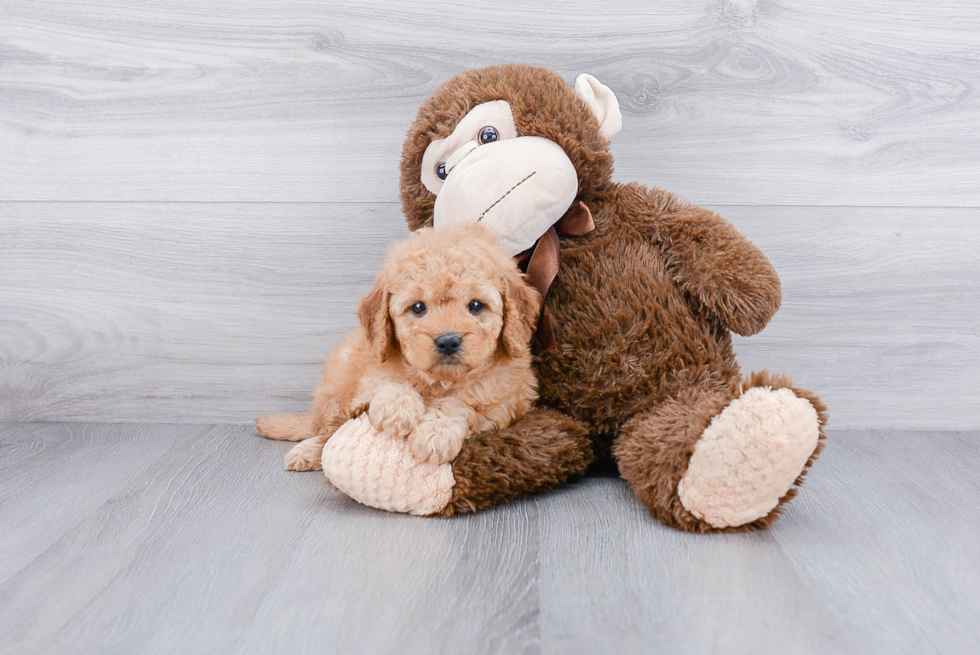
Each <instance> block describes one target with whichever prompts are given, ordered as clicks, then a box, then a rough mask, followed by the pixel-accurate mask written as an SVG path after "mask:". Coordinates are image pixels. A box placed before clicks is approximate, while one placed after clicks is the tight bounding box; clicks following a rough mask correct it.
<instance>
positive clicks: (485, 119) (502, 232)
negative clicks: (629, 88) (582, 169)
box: [422, 100, 578, 255]
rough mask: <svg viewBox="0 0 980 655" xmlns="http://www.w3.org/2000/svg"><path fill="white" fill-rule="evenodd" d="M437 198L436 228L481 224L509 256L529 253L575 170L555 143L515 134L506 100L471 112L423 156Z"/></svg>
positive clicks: (567, 196) (562, 203) (564, 201)
mask: <svg viewBox="0 0 980 655" xmlns="http://www.w3.org/2000/svg"><path fill="white" fill-rule="evenodd" d="M422 183H423V184H424V185H425V187H426V188H427V189H428V190H429V191H431V192H432V193H434V194H436V204H435V208H434V211H433V224H434V226H435V227H436V229H440V228H443V227H449V226H451V225H461V224H467V223H477V222H482V223H484V224H485V225H486V226H487V227H489V228H490V230H491V231H493V232H494V233H495V234H496V235H497V238H498V239H499V240H500V243H501V245H503V247H504V248H505V249H506V250H507V251H508V252H509V254H511V255H516V254H517V253H519V252H522V251H524V250H527V249H528V248H530V247H531V246H532V245H533V244H534V242H535V241H537V239H538V237H540V236H541V235H542V234H544V233H545V231H547V229H548V228H549V227H551V226H552V225H554V224H555V222H556V221H557V220H558V219H559V218H561V215H562V214H564V213H565V210H566V209H568V207H569V206H570V205H571V204H572V201H573V200H574V199H575V194H576V193H577V192H578V176H577V175H576V173H575V166H573V165H572V161H571V160H570V159H569V158H568V155H566V154H565V151H564V150H562V149H561V148H560V147H559V146H558V145H557V144H556V143H555V142H554V141H549V140H548V139H545V138H543V137H539V136H518V134H517V127H516V126H515V125H514V115H513V113H512V112H511V108H510V104H509V103H508V102H507V101H505V100H496V101H493V102H485V103H483V104H482V105H479V106H477V107H474V108H473V109H472V110H471V111H470V112H469V113H468V114H466V116H465V117H463V120H461V121H460V122H459V124H458V125H457V126H456V129H454V130H453V133H452V134H450V135H449V136H448V137H446V138H445V139H437V140H435V141H433V142H432V143H430V144H429V147H428V148H426V150H425V155H424V156H423V157H422Z"/></svg>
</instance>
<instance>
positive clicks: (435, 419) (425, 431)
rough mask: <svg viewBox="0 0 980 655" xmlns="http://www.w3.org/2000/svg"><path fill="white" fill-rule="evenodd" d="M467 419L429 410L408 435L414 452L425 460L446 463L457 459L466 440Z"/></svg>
mask: <svg viewBox="0 0 980 655" xmlns="http://www.w3.org/2000/svg"><path fill="white" fill-rule="evenodd" d="M466 433H467V425H466V421H465V420H461V419H459V418H449V417H446V416H445V415H443V414H441V413H439V412H435V411H431V410H430V411H429V412H427V413H426V415H425V416H424V417H423V418H422V420H421V421H420V422H419V424H418V425H417V426H416V427H415V430H414V431H413V432H412V434H410V435H409V437H408V446H409V448H411V450H412V454H413V455H415V457H416V458H417V459H419V460H421V461H423V462H429V463H432V464H445V463H447V462H451V461H453V460H454V459H456V456H457V455H459V451H460V449H462V447H463V441H465V440H466Z"/></svg>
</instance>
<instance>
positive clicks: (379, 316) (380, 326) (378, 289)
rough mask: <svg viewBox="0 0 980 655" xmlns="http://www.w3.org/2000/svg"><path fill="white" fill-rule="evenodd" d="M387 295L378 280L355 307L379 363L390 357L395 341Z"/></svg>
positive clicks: (380, 281) (382, 284)
mask: <svg viewBox="0 0 980 655" xmlns="http://www.w3.org/2000/svg"><path fill="white" fill-rule="evenodd" d="M389 295H390V294H389V293H388V291H387V290H386V289H385V286H384V283H383V282H382V280H380V279H378V280H377V281H375V283H374V288H373V289H371V292H370V293H368V295H366V296H364V298H362V299H361V303H360V305H358V307H357V317H358V318H359V319H360V321H361V325H363V326H364V330H365V332H367V337H368V341H370V342H371V346H372V347H373V348H374V352H375V353H376V354H377V356H378V358H380V359H381V361H385V360H386V359H388V357H389V355H391V351H392V349H393V347H394V341H395V326H394V325H393V324H392V321H391V315H390V314H389V313H388V298H389Z"/></svg>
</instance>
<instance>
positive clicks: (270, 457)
mask: <svg viewBox="0 0 980 655" xmlns="http://www.w3.org/2000/svg"><path fill="white" fill-rule="evenodd" d="M977 437H978V435H977V433H975V432H973V433H950V432H888V431H863V432H861V431H852V432H849V431H832V432H831V434H830V436H829V441H828V447H827V449H826V450H825V452H824V455H823V456H822V457H821V459H820V461H819V462H818V464H817V466H816V467H815V468H814V469H813V471H812V472H811V474H810V476H809V478H808V481H807V485H806V486H805V488H804V490H803V492H802V494H801V495H800V497H799V498H798V499H797V500H796V501H794V503H793V504H791V506H790V508H789V511H788V513H787V515H786V516H785V517H784V518H783V519H782V520H781V521H780V522H779V523H778V524H776V526H775V527H774V528H773V529H772V530H770V531H767V532H765V533H756V534H741V535H690V534H682V533H679V532H676V531H673V530H670V529H669V528H666V527H664V526H661V525H660V524H658V523H656V522H655V521H654V520H653V519H652V518H650V517H649V516H648V515H647V513H646V511H645V510H644V509H643V507H642V506H641V505H640V504H639V503H638V502H637V501H636V500H635V499H634V498H633V496H632V495H631V494H630V493H629V491H628V489H627V487H626V485H625V483H624V482H623V481H621V480H619V479H616V478H595V477H593V478H586V479H585V480H583V481H580V482H579V483H576V484H574V485H570V486H566V487H564V488H562V489H559V490H556V491H555V492H552V493H549V494H544V495H540V496H536V497H533V498H531V499H527V500H525V501H523V502H518V503H514V504H511V505H507V506H503V507H500V508H496V509H494V510H492V511H489V512H485V513H481V514H476V515H471V516H467V517H459V518H454V519H451V520H439V519H420V518H415V517H408V516H403V515H392V514H386V513H383V512H380V511H376V510H372V509H369V508H366V507H363V506H360V505H357V504H355V503H353V502H352V501H348V500H346V499H344V498H342V497H341V496H340V495H339V494H338V493H337V492H336V491H334V490H332V489H330V488H328V487H327V486H326V485H325V484H324V483H323V479H322V477H321V476H320V475H319V474H316V473H310V474H296V473H287V472H285V471H282V470H281V468H280V467H281V459H280V458H281V456H282V454H283V453H284V452H285V451H286V450H287V448H288V445H286V444H281V443H276V442H270V441H267V440H263V439H261V438H259V437H258V435H257V434H256V433H255V432H254V430H253V429H251V428H245V427H238V426H224V427H210V428H209V427H207V426H188V425H172V426H136V425H126V426H118V425H99V424H95V425H77V424H67V425H61V426H50V425H38V424H6V425H0V446H2V448H0V452H2V453H7V452H12V453H13V455H12V456H10V457H8V456H0V500H2V503H0V512H2V515H0V518H2V519H3V523H4V526H5V530H4V532H5V534H4V535H3V538H4V539H5V541H4V542H3V547H4V549H5V550H6V548H7V547H8V545H10V544H13V543H16V544H17V548H18V549H19V550H22V551H23V552H25V553H28V554H29V555H30V556H29V557H18V558H10V557H6V556H5V557H3V558H2V559H0V606H2V607H3V608H4V611H3V612H0V650H2V652H5V653H18V654H23V655H30V654H35V653H57V652H71V653H78V654H79V655H84V654H88V653H106V652H141V653H175V652H207V653H213V654H214V655H223V654H225V653H255V652H263V653H280V652H281V653H322V652H330V653H337V654H338V655H341V654H345V653H390V652H399V653H464V652H465V653H473V654H474V655H480V654H482V653H528V654H532V655H533V654H537V653H556V654H557V653H569V654H572V655H574V654H577V653H596V652H615V653H622V654H623V655H630V654H632V653H650V652H657V653H716V652H725V653H752V654H753V655H767V654H770V653H771V654H774V655H785V654H786V653H804V654H805V653H858V652H859V653H868V654H871V655H876V654H879V653H881V654H883V655H884V654H888V655H891V654H893V653H909V654H913V653H914V654H916V655H919V654H922V655H925V654H931V653H937V654H938V653H941V654H943V655H960V654H963V655H967V654H969V655H972V654H973V653H975V652H977V650H978V648H980V629H978V628H977V625H976V620H975V619H976V616H977V615H978V613H980V592H978V590H980V577H978V575H980V574H978V571H977V568H976V566H975V565H974V560H975V556H976V552H977V551H978V548H980V528H978V526H980V506H978V505H977V503H976V502H975V498H976V497H977V494H978V493H980V474H978V471H980V454H978V451H977V449H976V447H975V444H976V440H977ZM148 440H149V441H154V442H157V443H159V444H166V445H165V446H161V448H162V450H159V451H154V452H152V453H147V456H146V457H143V458H141V457H139V456H138V454H137V453H136V452H134V450H133V445H134V444H137V443H146V442H147V441H148ZM99 446H101V447H102V448H101V449H99ZM82 453H85V454H84V455H82ZM96 455H99V457H95V456H96ZM96 460H99V461H96ZM73 461H77V462H78V463H79V464H80V465H79V466H76V467H74V468H73V469H71V471H70V472H68V473H69V475H74V476H75V477H74V479H73V481H70V482H69V485H72V484H73V485H75V486H74V490H75V491H76V494H74V495H73V494H71V493H69V490H68V489H66V490H65V491H64V492H63V493H61V494H60V495H55V496H51V494H50V492H51V490H52V489H56V488H57V487H58V483H59V481H60V480H62V479H63V477H64V476H65V475H66V471H67V466H68V465H69V464H70V463H71V462H73ZM83 488H89V489H92V490H93V492H94V493H92V494H90V495H88V496H87V497H85V498H81V499H80V498H78V496H79V495H85V494H84V492H83V491H82V489H83ZM11 502H14V503H15V504H16V505H17V506H18V508H17V509H16V510H15V512H16V515H14V514H11V513H9V512H10V503H11ZM14 516H33V517H36V521H37V522H44V521H48V522H50V523H52V524H56V525H57V526H58V527H59V528H60V530H59V532H58V534H56V535H53V534H46V533H42V532H39V531H37V530H36V527H35V525H34V524H33V523H25V522H23V521H20V520H13V521H10V520H8V519H10V518H11V517H14ZM8 535H10V536H8ZM6 554H7V553H6V552H5V553H4V555H6Z"/></svg>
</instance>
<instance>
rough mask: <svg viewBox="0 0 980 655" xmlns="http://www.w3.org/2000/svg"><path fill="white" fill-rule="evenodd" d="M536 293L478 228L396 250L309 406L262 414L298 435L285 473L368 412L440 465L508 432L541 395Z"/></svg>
mask: <svg viewBox="0 0 980 655" xmlns="http://www.w3.org/2000/svg"><path fill="white" fill-rule="evenodd" d="M539 306H540V296H539V295H538V293H537V292H536V291H535V290H534V289H532V288H531V287H529V286H528V285H527V284H526V283H525V282H524V279H523V276H522V275H521V273H520V271H519V270H518V268H517V266H516V265H515V264H514V261H513V260H512V259H511V258H510V257H508V256H507V254H506V253H505V252H504V251H503V250H501V249H500V247H499V246H498V245H497V243H496V240H495V238H494V237H493V236H492V235H491V234H490V233H489V232H487V231H486V230H484V229H483V228H482V227H481V226H480V225H479V224H477V225H469V226H466V227H462V228H452V229H443V230H439V231H433V230H432V229H424V230H419V231H418V232H416V233H415V235H413V237H412V238H411V239H409V240H408V241H406V242H404V243H402V244H400V245H399V246H397V247H396V248H395V249H394V250H393V251H392V253H391V254H390V256H389V258H388V261H387V263H386V264H385V267H384V270H383V271H382V272H381V274H380V275H378V277H377V279H376V280H375V283H374V288H373V289H372V290H371V292H370V293H368V295H367V296H365V297H364V298H363V299H362V300H361V303H360V306H359V307H358V310H357V314H358V317H359V319H360V322H361V325H360V327H358V328H357V329H355V330H354V331H353V332H351V333H350V334H348V335H347V336H346V337H344V339H343V340H342V341H341V342H340V343H339V344H338V345H337V347H336V348H334V349H333V352H331V353H330V355H329V356H328V357H327V362H326V365H325V366H324V368H323V373H322V375H321V376H320V382H319V383H318V384H317V387H316V390H315V392H314V398H313V405H312V408H311V411H310V412H309V413H305V414H296V415H288V414H276V415H272V416H267V417H265V418H261V419H258V420H256V422H255V425H256V427H258V429H259V432H260V433H261V434H262V436H264V437H267V438H269V439H279V440H286V441H301V442H302V443H299V444H297V445H296V446H294V447H293V449H292V450H290V451H289V453H287V455H286V458H285V463H286V468H287V469H289V470H293V471H311V470H319V469H320V468H321V464H320V456H321V452H322V451H323V445H324V444H325V443H326V442H327V439H329V438H330V436H331V435H332V434H333V433H334V432H335V431H336V430H337V428H339V427H340V426H341V425H342V424H343V423H344V422H346V421H347V420H349V419H352V418H355V417H356V416H358V415H360V414H362V413H364V412H367V413H368V418H369V420H370V421H371V423H372V425H374V427H375V428H377V429H378V430H381V431H384V432H386V433H388V434H390V435H394V436H396V437H404V438H407V439H408V441H409V445H410V446H411V449H412V452H413V453H414V454H415V456H416V457H418V458H419V459H420V460H422V461H434V462H436V463H444V462H448V461H451V460H452V459H454V458H455V457H456V455H457V454H458V453H459V450H460V448H461V447H462V445H463V441H464V439H466V437H467V436H469V435H471V434H474V433H477V432H483V431H489V430H496V429H500V428H504V427H507V426H508V425H510V424H511V423H512V422H513V421H514V420H515V419H517V418H518V417H520V416H521V415H523V414H524V412H526V411H527V410H528V409H529V408H530V407H531V404H532V403H533V402H534V400H535V399H536V398H537V390H536V379H535V377H534V373H533V372H532V370H531V353H530V341H531V336H532V335H533V333H534V328H535V326H536V325H537V319H538V311H539Z"/></svg>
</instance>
